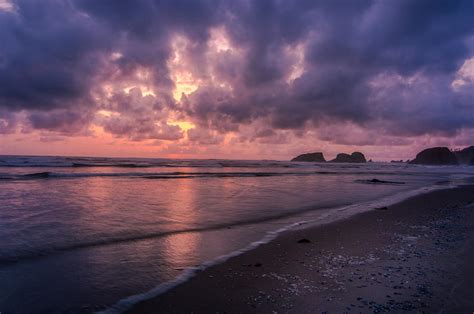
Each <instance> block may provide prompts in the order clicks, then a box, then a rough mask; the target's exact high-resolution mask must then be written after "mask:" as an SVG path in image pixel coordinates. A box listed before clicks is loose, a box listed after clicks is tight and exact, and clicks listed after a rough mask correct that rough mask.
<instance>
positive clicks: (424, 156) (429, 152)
mask: <svg viewBox="0 0 474 314" xmlns="http://www.w3.org/2000/svg"><path fill="white" fill-rule="evenodd" d="M410 163H411V164H420V165H457V164H459V163H458V160H457V158H456V155H455V154H454V153H453V152H452V151H450V150H449V148H447V147H433V148H428V149H425V150H423V151H421V152H420V153H418V154H417V155H416V158H415V159H414V160H412V161H410Z"/></svg>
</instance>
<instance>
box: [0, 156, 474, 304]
mask: <svg viewBox="0 0 474 314" xmlns="http://www.w3.org/2000/svg"><path fill="white" fill-rule="evenodd" d="M473 175H474V167H468V166H465V167H463V166H446V167H427V166H415V165H408V164H403V163H400V164H396V163H365V164H336V163H296V162H280V161H238V160H171V159H139V158H84V157H77V158H75V157H74V158H73V157H30V156H28V157H25V156H0V312H15V313H17V312H19V313H21V312H25V313H29V312H64V311H72V312H80V311H84V312H89V311H96V310H101V309H120V308H124V307H123V306H124V305H125V307H126V306H130V305H132V304H133V302H136V301H137V300H141V299H143V298H146V297H149V296H154V295H156V294H158V293H160V292H161V291H164V290H166V289H167V288H169V287H172V286H173V285H174V284H176V283H178V282H182V281H184V280H186V278H188V277H189V276H191V275H192V271H193V270H195V269H196V267H198V268H199V267H203V265H209V263H212V261H219V260H223V257H229V256H232V255H235V254H237V253H238V252H241V251H242V250H243V249H248V248H253V247H255V246H256V244H258V243H260V242H258V241H260V240H262V239H270V238H271V237H273V236H270V237H269V235H275V231H276V230H286V229H287V228H288V226H292V225H297V224H300V223H301V222H315V221H317V222H320V223H324V222H327V221H330V220H335V219H340V218H343V217H347V216H349V215H351V214H354V213H357V212H360V211H363V210H369V209H373V207H374V206H376V204H379V203H380V204H384V202H390V201H392V202H393V201H396V200H399V199H403V198H406V197H407V196H410V195H414V194H417V193H421V192H423V191H426V190H429V189H433V188H439V187H448V186H454V185H456V184H462V183H463V182H464V180H465V179H466V178H469V177H472V176H473ZM373 179H377V180H379V181H372V180H373ZM377 202H378V203H377ZM414 210H416V209H414ZM137 295H138V297H136V296H137ZM134 296H135V297H134Z"/></svg>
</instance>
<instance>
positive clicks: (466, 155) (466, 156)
mask: <svg viewBox="0 0 474 314" xmlns="http://www.w3.org/2000/svg"><path fill="white" fill-rule="evenodd" d="M454 154H455V155H456V158H457V159H458V162H459V163H460V164H470V165H472V161H473V160H474V146H469V147H466V148H464V149H463V150H460V151H455V152H454Z"/></svg>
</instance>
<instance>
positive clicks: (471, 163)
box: [469, 157, 474, 166]
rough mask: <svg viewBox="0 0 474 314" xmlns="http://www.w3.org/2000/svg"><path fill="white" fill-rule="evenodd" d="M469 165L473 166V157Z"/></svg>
mask: <svg viewBox="0 0 474 314" xmlns="http://www.w3.org/2000/svg"><path fill="white" fill-rule="evenodd" d="M469 165H471V166H474V157H472V158H471V161H470V162H469Z"/></svg>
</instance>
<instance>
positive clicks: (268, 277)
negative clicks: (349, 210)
mask: <svg viewBox="0 0 474 314" xmlns="http://www.w3.org/2000/svg"><path fill="white" fill-rule="evenodd" d="M473 203H474V186H472V185H471V186H461V187H458V188H454V189H446V190H437V191H433V192H429V193H426V194H422V195H419V196H415V197H412V198H409V199H407V200H405V201H402V202H400V203H397V204H394V205H391V206H388V209H386V210H371V211H367V212H364V213H360V214H357V215H355V216H353V217H350V218H348V219H345V220H340V221H336V222H332V223H329V224H326V225H320V226H313V227H311V226H308V227H307V228H305V229H298V230H292V231H288V232H285V233H282V234H280V235H279V236H278V237H277V238H276V239H274V240H273V241H271V242H269V243H266V244H263V245H261V246H259V247H258V248H256V249H254V250H251V251H248V252H245V253H243V254H241V255H238V256H235V257H232V258H230V259H229V260H227V261H225V262H224V263H222V264H218V265H215V266H211V267H209V268H208V269H206V270H204V271H203V272H200V273H198V274H197V275H196V276H195V277H193V278H191V279H190V280H188V281H186V282H184V283H182V284H181V285H179V286H177V287H175V288H173V289H171V290H169V291H167V292H165V293H163V294H161V295H159V296H157V297H155V298H152V299H150V300H146V301H143V302H141V303H138V304H137V305H135V306H134V307H133V308H132V309H131V310H130V312H131V313H144V312H145V313H147V312H165V313H184V312H195V313H196V312H198V313H199V312H230V313H236V312H237V313H240V312H272V311H276V312H295V313H302V312H305V313H306V312H312V311H319V312H324V311H331V312H334V311H335V312H350V311H351V310H352V311H368V310H370V311H376V312H377V311H387V310H428V311H429V310H431V311H432V310H434V309H438V310H439V309H443V308H445V310H447V311H448V312H449V311H453V310H463V309H464V310H467V311H468V312H472V309H473V308H474V301H470V300H473V299H474V298H473V296H474V292H471V291H473V289H472V288H473V287H474V286H473V282H472V280H471V281H463V280H461V279H462V278H467V279H469V278H473V277H474V276H466V275H465V274H466V273H469V274H474V271H473V268H474V267H473V266H470V265H469V263H466V262H465V261H466V260H467V261H470V260H472V257H473V255H472V253H471V252H472V248H474V232H473V231H471V230H473V229H472V228H471V229H469V227H472V226H473V225H474V219H473V218H474V214H473V211H474V207H473ZM414 209H415V210H414ZM471 209H473V210H471ZM302 239H307V240H309V243H298V241H300V240H302ZM302 242H307V241H302ZM453 265H456V267H453ZM460 270H462V272H460ZM466 294H467V295H466ZM462 295H465V296H464V297H459V298H456V296H462ZM183 300H186V302H183Z"/></svg>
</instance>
